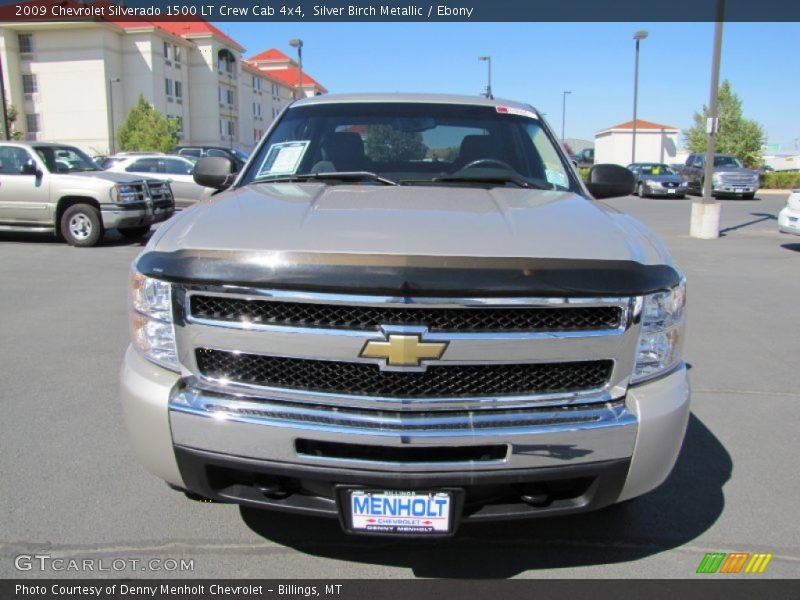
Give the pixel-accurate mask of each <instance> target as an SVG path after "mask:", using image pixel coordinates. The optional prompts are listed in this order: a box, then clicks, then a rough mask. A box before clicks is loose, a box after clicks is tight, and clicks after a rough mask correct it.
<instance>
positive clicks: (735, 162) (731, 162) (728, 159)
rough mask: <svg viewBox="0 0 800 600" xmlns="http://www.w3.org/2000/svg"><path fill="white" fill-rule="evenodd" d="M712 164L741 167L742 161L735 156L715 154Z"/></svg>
mask: <svg viewBox="0 0 800 600" xmlns="http://www.w3.org/2000/svg"><path fill="white" fill-rule="evenodd" d="M714 166H715V167H739V168H740V169H741V168H743V166H744V165H742V161H740V160H739V159H738V158H736V157H735V156H715V157H714Z"/></svg>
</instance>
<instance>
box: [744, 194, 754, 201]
mask: <svg viewBox="0 0 800 600" xmlns="http://www.w3.org/2000/svg"><path fill="white" fill-rule="evenodd" d="M755 197H756V195H755V193H753V194H742V200H752V199H753V198H755Z"/></svg>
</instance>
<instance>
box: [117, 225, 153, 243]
mask: <svg viewBox="0 0 800 600" xmlns="http://www.w3.org/2000/svg"><path fill="white" fill-rule="evenodd" d="M119 232H120V234H121V235H122V237H124V238H125V239H128V240H138V239H139V238H142V237H144V236H146V235H147V234H148V233H150V225H142V226H141V227H129V228H128V229H120V230H119Z"/></svg>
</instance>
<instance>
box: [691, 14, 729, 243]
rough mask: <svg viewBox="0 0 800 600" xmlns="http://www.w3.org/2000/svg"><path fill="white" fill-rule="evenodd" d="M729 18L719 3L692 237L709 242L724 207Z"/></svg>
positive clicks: (715, 235)
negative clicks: (718, 158)
mask: <svg viewBox="0 0 800 600" xmlns="http://www.w3.org/2000/svg"><path fill="white" fill-rule="evenodd" d="M724 18H725V0H717V20H716V23H715V24H714V57H713V60H712V64H711V94H710V96H711V99H710V101H709V103H708V106H709V110H708V120H707V121H706V133H707V144H706V164H705V173H704V175H703V196H702V198H701V199H700V201H699V202H698V201H694V202H692V219H691V223H690V226H689V235H690V236H692V237H696V238H701V239H705V240H713V239H716V238H718V237H719V219H720V212H721V206H720V203H719V202H715V201H714V197H713V187H712V186H713V179H714V150H715V149H716V135H717V131H719V123H718V121H717V94H718V91H719V65H720V55H721V54H722V22H723V19H724Z"/></svg>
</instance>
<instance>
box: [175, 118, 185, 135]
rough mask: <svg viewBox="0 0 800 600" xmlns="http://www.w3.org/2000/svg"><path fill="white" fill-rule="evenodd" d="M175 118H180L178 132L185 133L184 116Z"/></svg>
mask: <svg viewBox="0 0 800 600" xmlns="http://www.w3.org/2000/svg"><path fill="white" fill-rule="evenodd" d="M175 118H176V119H178V133H183V117H181V116H177V117H175Z"/></svg>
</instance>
